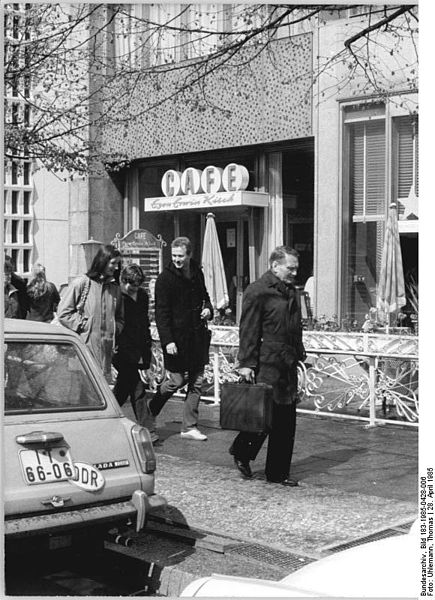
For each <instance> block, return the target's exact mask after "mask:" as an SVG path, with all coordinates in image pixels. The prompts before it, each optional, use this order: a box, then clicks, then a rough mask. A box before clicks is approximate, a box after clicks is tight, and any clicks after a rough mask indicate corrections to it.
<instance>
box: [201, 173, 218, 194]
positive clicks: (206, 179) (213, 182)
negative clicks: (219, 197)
mask: <svg viewBox="0 0 435 600" xmlns="http://www.w3.org/2000/svg"><path fill="white" fill-rule="evenodd" d="M222 171H223V169H219V167H212V166H210V167H206V168H205V169H204V171H203V172H202V175H201V187H202V189H203V191H204V192H205V193H206V194H216V192H220V191H221V190H223V187H222Z"/></svg>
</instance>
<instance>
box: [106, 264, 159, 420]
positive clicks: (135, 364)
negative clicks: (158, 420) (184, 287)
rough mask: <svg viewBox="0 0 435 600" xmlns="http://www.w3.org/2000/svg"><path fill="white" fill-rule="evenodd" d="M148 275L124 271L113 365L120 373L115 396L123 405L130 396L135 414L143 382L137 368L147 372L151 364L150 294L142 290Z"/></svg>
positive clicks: (138, 270)
mask: <svg viewBox="0 0 435 600" xmlns="http://www.w3.org/2000/svg"><path fill="white" fill-rule="evenodd" d="M144 281H145V275H144V273H143V271H142V269H141V268H140V266H139V265H135V264H131V265H127V266H126V267H124V268H123V269H122V272H121V291H122V299H123V302H124V317H125V325H124V329H123V330H122V332H121V334H120V335H119V336H118V339H117V348H116V353H115V354H114V356H113V365H114V367H115V369H116V370H117V372H118V377H117V379H116V383H115V387H114V388H113V393H114V394H115V398H116V399H117V400H118V403H119V405H120V406H122V405H123V404H125V402H126V401H127V399H128V397H130V401H131V405H132V407H133V410H134V413H135V415H136V418H137V416H138V415H137V412H136V396H135V392H136V387H137V384H138V383H139V381H140V375H139V371H138V369H140V370H141V371H146V370H148V369H149V366H150V361H151V333H150V321H149V317H148V294H147V292H146V290H145V289H144V288H143V287H141V286H142V285H143V283H144Z"/></svg>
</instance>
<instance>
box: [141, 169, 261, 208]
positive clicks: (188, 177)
mask: <svg viewBox="0 0 435 600" xmlns="http://www.w3.org/2000/svg"><path fill="white" fill-rule="evenodd" d="M248 184H249V173H248V170H247V169H246V167H244V166H242V165H237V164H236V163H231V164H229V165H227V166H226V167H225V169H221V168H219V167H214V166H209V167H206V168H205V169H204V170H203V171H200V170H199V169H195V168H193V167H189V168H188V169H186V170H185V171H183V172H182V173H181V172H179V171H175V170H173V169H170V170H169V171H166V172H165V173H164V175H163V177H162V182H161V185H162V192H163V194H164V196H162V197H156V198H145V205H144V209H145V212H158V211H172V210H187V209H197V210H198V209H199V210H201V209H210V208H218V207H219V206H222V207H231V206H268V203H269V195H268V194H265V193H262V192H251V191H249V192H247V191H246V188H247V187H248Z"/></svg>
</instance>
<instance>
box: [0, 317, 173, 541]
mask: <svg viewBox="0 0 435 600" xmlns="http://www.w3.org/2000/svg"><path fill="white" fill-rule="evenodd" d="M3 355H4V419H3V433H4V436H3V444H4V457H5V460H4V466H5V469H4V471H5V472H4V476H3V500H4V517H5V523H4V533H5V538H6V548H11V549H12V550H16V549H17V548H22V547H25V546H26V545H27V546H28V547H29V545H32V544H33V547H35V546H34V544H35V543H36V540H37V541H38V543H37V546H36V547H38V548H44V549H47V550H53V549H56V548H66V547H68V546H72V545H74V544H75V543H76V542H77V540H78V539H82V538H83V537H85V538H86V539H87V540H88V541H87V542H86V543H88V542H89V541H92V540H94V541H101V540H103V539H104V536H106V534H107V531H108V530H111V529H113V528H121V529H122V528H124V527H133V526H134V527H135V529H136V531H140V530H141V529H142V528H143V527H144V525H145V522H146V519H147V516H148V515H149V514H150V513H151V512H153V511H154V510H156V509H157V508H159V507H161V506H164V505H165V504H166V500H165V498H163V497H162V496H160V495H159V494H156V493H155V490H154V483H155V482H154V476H155V470H156V457H155V454H154V450H153V445H152V443H151V438H150V434H149V432H148V430H147V429H145V428H144V427H142V426H141V425H139V424H137V423H134V422H133V421H131V420H130V419H128V418H127V417H126V416H125V415H124V414H123V412H122V410H121V408H120V407H119V405H118V403H117V401H116V399H115V397H114V395H113V393H112V391H111V389H110V386H109V385H108V383H107V382H106V380H105V378H104V376H103V373H102V371H101V370H100V368H99V366H98V365H97V363H96V362H95V360H94V358H93V356H92V355H91V353H90V351H89V350H88V348H87V347H86V345H85V344H84V343H83V342H82V341H81V339H80V337H79V336H78V335H77V334H75V333H74V332H72V331H70V330H68V329H66V328H65V327H62V326H60V325H54V324H48V323H39V322H36V321H28V320H19V319H5V321H4V341H3Z"/></svg>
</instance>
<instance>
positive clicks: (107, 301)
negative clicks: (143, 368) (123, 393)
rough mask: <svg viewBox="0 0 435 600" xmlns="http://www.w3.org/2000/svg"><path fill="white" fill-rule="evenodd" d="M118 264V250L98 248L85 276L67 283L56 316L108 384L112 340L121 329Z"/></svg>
mask: <svg viewBox="0 0 435 600" xmlns="http://www.w3.org/2000/svg"><path fill="white" fill-rule="evenodd" d="M120 263H121V253H120V252H119V250H117V249H116V248H115V247H114V246H112V245H110V244H108V245H106V246H101V247H100V249H99V250H98V252H97V254H96V255H95V256H94V259H93V261H92V264H91V267H90V269H89V270H88V272H87V273H86V275H80V276H79V277H77V278H76V279H74V280H73V281H72V282H71V283H70V285H69V286H68V288H67V289H66V291H65V293H64V295H63V297H62V299H61V301H60V304H59V308H58V312H57V317H58V319H59V321H60V323H61V324H62V325H64V326H65V327H68V329H72V330H73V331H76V332H77V333H79V334H80V336H81V338H82V340H83V341H84V342H85V344H86V345H87V346H88V348H89V349H90V350H91V352H92V354H93V355H94V357H95V358H96V360H97V362H98V364H99V365H100V367H101V369H102V371H103V373H104V375H105V377H106V379H107V381H108V382H109V383H112V376H111V364H112V355H113V351H114V346H115V336H116V335H118V334H119V333H121V331H122V328H123V326H124V309H123V303H122V297H121V290H120V288H119V285H118V283H117V279H118V277H119V267H120Z"/></svg>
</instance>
